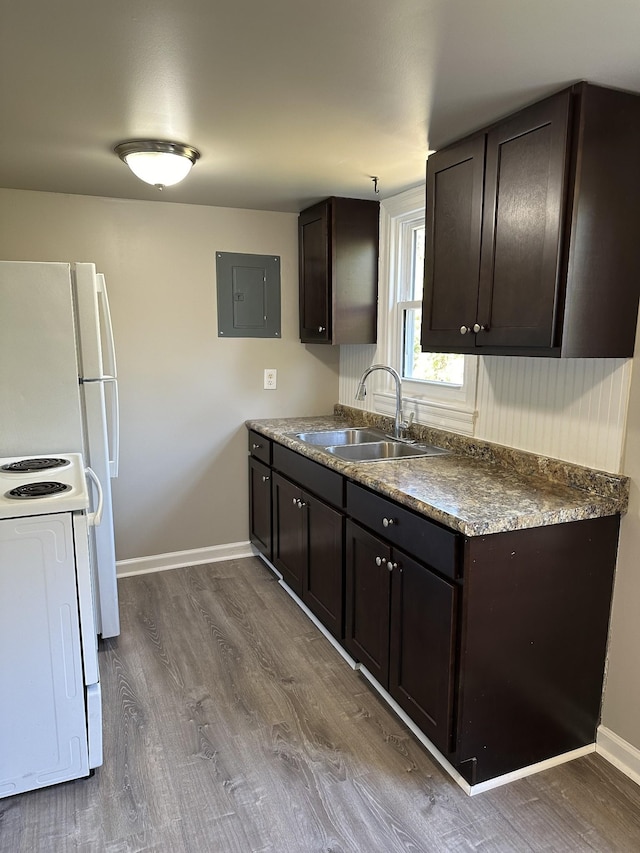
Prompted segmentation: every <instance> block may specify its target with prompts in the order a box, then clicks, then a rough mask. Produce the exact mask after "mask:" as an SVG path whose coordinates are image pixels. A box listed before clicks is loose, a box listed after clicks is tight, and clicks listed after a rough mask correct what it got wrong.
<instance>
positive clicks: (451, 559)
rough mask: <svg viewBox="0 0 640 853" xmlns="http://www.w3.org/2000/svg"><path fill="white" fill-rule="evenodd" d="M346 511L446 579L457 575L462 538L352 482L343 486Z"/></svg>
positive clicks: (458, 572)
mask: <svg viewBox="0 0 640 853" xmlns="http://www.w3.org/2000/svg"><path fill="white" fill-rule="evenodd" d="M347 512H348V514H349V515H350V516H351V517H352V518H355V519H356V520H357V521H359V522H360V523H361V524H364V525H366V526H367V527H368V528H369V529H370V530H372V531H373V532H374V533H376V534H378V535H379V536H381V537H382V538H383V539H386V540H387V542H390V543H391V544H392V545H398V546H399V547H400V548H402V549H403V550H404V551H406V552H407V553H408V554H411V555H412V556H413V557H416V558H417V559H418V560H420V561H421V562H422V563H426V564H427V565H429V566H431V567H432V568H434V569H436V570H437V571H439V572H441V573H442V574H443V575H446V576H447V577H450V578H457V577H458V576H459V574H460V560H459V559H458V555H459V552H460V548H461V542H462V537H461V536H460V535H459V534H458V533H454V532H453V531H452V530H447V529H446V528H445V527H441V526H440V525H439V524H436V523H435V522H434V521H430V520H429V519H428V518H424V516H421V515H418V514H417V513H415V512H412V511H411V510H408V509H405V508H404V507H402V506H400V505H399V504H397V503H395V502H394V501H391V500H389V499H388V498H383V497H382V496H380V495H376V494H374V493H373V492H370V491H368V490H367V489H364V488H362V486H358V485H356V484H355V483H347ZM385 522H386V523H385Z"/></svg>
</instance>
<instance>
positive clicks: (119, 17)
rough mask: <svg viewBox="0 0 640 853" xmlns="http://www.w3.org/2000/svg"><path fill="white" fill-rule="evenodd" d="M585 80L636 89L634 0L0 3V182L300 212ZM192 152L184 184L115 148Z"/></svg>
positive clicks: (639, 38) (391, 187)
mask: <svg viewBox="0 0 640 853" xmlns="http://www.w3.org/2000/svg"><path fill="white" fill-rule="evenodd" d="M580 79H586V80H590V81H592V82H596V83H603V84H607V85H611V86H616V87H620V88H625V89H632V90H636V91H640V0H606V2H594V0H171V2H169V0H0V186H3V187H11V188H18V189H33V190H45V191H51V192H62V193H81V194H87V195H101V196H113V197H119V198H139V199H153V200H165V201H177V202H186V203H191V204H208V205H221V206H229V207H247V208H256V209H268V210H281V211H298V210H300V209H302V208H304V207H306V206H308V205H309V204H311V203H313V202H315V201H316V200H318V199H320V198H324V197H326V196H329V195H343V196H353V197H360V198H371V197H374V195H373V184H372V182H371V176H373V175H377V176H378V177H379V187H380V196H379V197H380V198H385V197H388V196H391V195H394V194H395V193H397V192H400V191H401V190H403V189H405V188H407V187H409V186H412V185H415V184H417V183H418V182H420V181H421V180H422V179H423V176H424V164H425V158H426V154H427V150H428V149H430V148H433V149H435V148H438V147H439V146H441V145H443V144H444V143H446V142H448V141H450V140H452V139H454V138H456V137H457V136H460V135H462V134H464V133H466V132H468V131H471V130H473V129H474V128H476V127H479V126H482V125H483V124H487V123H488V122H490V121H492V120H493V119H495V118H497V117H498V116H500V115H502V114H504V113H506V112H508V111H510V110H512V109H514V108H517V107H519V106H521V105H524V104H526V103H528V102H530V101H532V100H536V99H537V98H539V97H541V96H544V95H546V94H547V93H551V92H553V91H555V90H557V89H559V88H562V87H563V86H564V85H567V84H569V83H571V82H573V81H575V80H580ZM136 137H147V138H157V139H170V140H175V141H179V142H186V143H189V144H191V145H194V146H195V147H196V148H198V149H199V150H200V152H201V154H202V157H201V159H200V161H199V162H198V163H197V164H196V166H195V167H194V169H193V170H192V172H191V174H190V175H189V177H188V178H187V179H186V181H185V182H184V183H183V184H180V185H178V186H176V187H173V188H168V189H166V190H164V192H163V193H162V196H159V194H158V191H157V190H155V189H154V188H153V187H149V186H147V185H145V184H143V183H142V182H140V181H138V179H137V178H135V177H134V176H133V175H132V174H131V173H130V172H129V170H128V169H127V168H126V167H125V166H124V165H123V164H122V163H121V162H120V161H119V160H118V158H117V157H116V156H115V154H113V152H112V148H113V146H114V145H115V144H116V143H117V142H120V141H122V140H126V139H131V138H136Z"/></svg>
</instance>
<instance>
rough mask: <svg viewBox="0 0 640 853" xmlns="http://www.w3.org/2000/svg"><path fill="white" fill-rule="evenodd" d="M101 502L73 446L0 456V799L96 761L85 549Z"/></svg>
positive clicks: (95, 674) (92, 629)
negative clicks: (91, 509)
mask: <svg viewBox="0 0 640 853" xmlns="http://www.w3.org/2000/svg"><path fill="white" fill-rule="evenodd" d="M88 480H90V481H92V482H93V483H94V484H95V488H96V492H97V503H98V506H97V509H96V511H95V512H89V506H90V487H89V484H88ZM101 510H102V495H101V492H100V488H99V483H97V480H96V478H95V474H93V472H92V471H91V470H90V469H87V468H85V466H84V463H83V459H82V456H81V455H80V454H79V453H61V454H46V455H44V454H43V455H42V456H29V457H9V458H0V797H7V796H10V795H11V794H19V793H22V792H24V791H30V790H33V789H35V788H41V787H44V786H47V785H53V784H56V783H58V782H65V781H67V780H69V779H77V778H80V777H83V776H88V775H89V773H90V772H91V770H92V769H93V768H94V767H98V766H99V765H100V764H102V702H101V694H100V677H99V670H98V650H97V640H96V620H95V596H94V594H93V586H94V583H93V579H92V570H91V563H90V552H89V527H90V525H96V524H99V523H100V517H101Z"/></svg>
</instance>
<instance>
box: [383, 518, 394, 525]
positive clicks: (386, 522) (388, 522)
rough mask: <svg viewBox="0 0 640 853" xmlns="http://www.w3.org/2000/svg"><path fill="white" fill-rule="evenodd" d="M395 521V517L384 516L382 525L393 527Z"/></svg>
mask: <svg viewBox="0 0 640 853" xmlns="http://www.w3.org/2000/svg"><path fill="white" fill-rule="evenodd" d="M395 523H396V521H395V519H394V518H383V519H382V526H383V527H393V525H394V524H395Z"/></svg>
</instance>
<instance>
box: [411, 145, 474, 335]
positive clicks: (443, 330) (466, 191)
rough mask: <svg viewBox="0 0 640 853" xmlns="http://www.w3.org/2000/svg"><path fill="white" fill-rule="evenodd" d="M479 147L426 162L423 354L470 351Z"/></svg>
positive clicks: (454, 150)
mask: <svg viewBox="0 0 640 853" xmlns="http://www.w3.org/2000/svg"><path fill="white" fill-rule="evenodd" d="M484 143H485V138H484V134H482V135H478V136H475V137H473V138H471V139H468V140H465V141H464V142H461V143H459V144H458V145H453V146H451V147H450V148H445V149H443V150H442V151H438V152H437V153H436V154H432V155H431V157H429V159H428V161H427V206H426V222H427V230H426V248H425V276H424V296H423V314H422V349H423V350H427V351H428V350H429V349H430V348H434V347H440V346H442V347H462V348H463V349H464V348H469V347H473V346H474V335H473V333H472V332H471V331H470V330H471V329H472V328H473V325H474V323H475V322H476V316H477V308H478V276H479V273H480V238H481V228H482V191H483V179H484ZM461 330H464V332H463V333H461ZM467 330H469V331H467Z"/></svg>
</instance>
